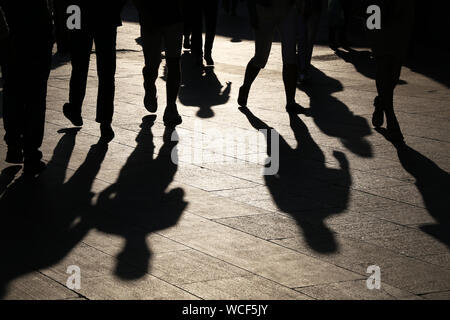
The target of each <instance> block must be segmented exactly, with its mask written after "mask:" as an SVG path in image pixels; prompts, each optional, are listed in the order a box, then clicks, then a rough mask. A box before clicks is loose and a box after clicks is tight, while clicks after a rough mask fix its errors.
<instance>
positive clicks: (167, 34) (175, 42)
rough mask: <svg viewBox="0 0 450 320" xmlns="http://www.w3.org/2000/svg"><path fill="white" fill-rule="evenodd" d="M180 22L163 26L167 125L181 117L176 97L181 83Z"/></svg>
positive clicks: (174, 123) (165, 121) (171, 124)
mask: <svg viewBox="0 0 450 320" xmlns="http://www.w3.org/2000/svg"><path fill="white" fill-rule="evenodd" d="M182 29H183V26H182V24H181V23H180V24H174V25H171V26H168V27H165V31H164V42H165V44H166V63H167V81H166V94H167V106H166V110H165V112H164V119H163V120H164V123H165V124H166V125H169V126H176V125H178V124H180V123H181V121H182V120H181V117H180V115H179V113H178V110H177V104H176V101H177V97H178V92H179V90H180V84H181V66H180V56H181V45H182V40H183V36H182Z"/></svg>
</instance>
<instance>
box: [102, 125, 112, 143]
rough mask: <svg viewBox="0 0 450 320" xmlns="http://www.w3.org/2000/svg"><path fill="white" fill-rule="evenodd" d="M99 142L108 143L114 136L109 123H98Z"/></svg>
mask: <svg viewBox="0 0 450 320" xmlns="http://www.w3.org/2000/svg"><path fill="white" fill-rule="evenodd" d="M100 133H101V137H100V141H99V142H100V143H110V142H111V141H112V140H113V139H114V137H115V134H114V130H113V129H112V127H111V124H109V123H108V124H100Z"/></svg>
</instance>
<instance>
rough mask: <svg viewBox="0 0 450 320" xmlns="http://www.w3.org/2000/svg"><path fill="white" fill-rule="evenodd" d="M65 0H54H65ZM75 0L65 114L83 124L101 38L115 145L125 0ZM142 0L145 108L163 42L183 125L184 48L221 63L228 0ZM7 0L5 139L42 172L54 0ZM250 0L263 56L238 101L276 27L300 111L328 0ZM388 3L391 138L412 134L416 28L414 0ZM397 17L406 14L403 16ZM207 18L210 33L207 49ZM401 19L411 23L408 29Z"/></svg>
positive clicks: (104, 127) (243, 99)
mask: <svg viewBox="0 0 450 320" xmlns="http://www.w3.org/2000/svg"><path fill="white" fill-rule="evenodd" d="M63 1H65V0H54V2H56V3H57V4H58V5H59V7H60V6H61V3H62V2H63ZM72 2H73V3H72ZM72 2H71V4H75V5H78V6H79V7H80V8H81V26H80V28H73V29H70V30H66V31H67V33H68V41H69V48H70V54H71V64H72V74H71V79H70V91H69V101H68V103H66V104H64V106H63V113H64V115H65V116H66V117H67V118H68V119H69V120H70V121H71V123H72V124H73V125H74V126H82V125H83V119H82V116H81V114H82V106H83V101H84V98H85V94H86V86H87V79H88V71H89V64H90V56H91V50H92V48H93V45H94V44H95V52H96V58H97V75H98V80H99V81H98V96H97V114H96V121H97V122H98V123H99V124H100V131H101V138H100V142H102V143H108V142H110V141H111V140H112V139H113V138H114V131H113V129H112V126H111V123H112V120H113V114H114V97H115V73H116V39H117V28H118V27H119V26H120V25H121V17H120V13H121V10H122V8H123V6H124V3H125V0H96V1H91V2H86V1H82V0H73V1H72ZM133 2H134V4H135V6H136V8H137V9H138V12H139V21H140V25H141V36H142V44H143V51H144V57H145V66H144V67H143V78H144V88H145V97H144V106H145V108H146V109H147V110H148V111H149V112H151V113H155V112H156V111H157V109H158V98H157V89H156V85H155V82H156V80H157V78H158V72H159V67H160V63H161V51H162V50H163V47H164V51H165V59H166V64H167V81H166V108H165V112H164V116H163V121H164V124H165V125H166V126H172V127H173V126H177V125H179V124H181V122H182V118H181V116H180V114H179V112H178V109H177V105H176V100H177V97H178V92H179V88H180V83H181V68H180V56H181V50H182V46H183V43H184V47H185V48H186V49H190V50H191V54H192V55H193V56H194V57H195V60H196V61H197V63H198V64H199V65H203V58H204V59H205V61H206V62H207V64H208V65H213V64H214V61H213V59H212V48H213V43H214V38H215V34H216V25H217V15H218V12H217V11H218V4H219V1H218V0H193V1H189V2H184V4H182V2H181V1H179V0H165V1H147V0H134V1H133ZM337 2H339V3H342V4H343V3H347V2H346V1H343V0H340V1H331V2H330V3H337ZM0 5H1V8H2V10H3V11H4V14H5V17H6V22H7V24H8V28H9V36H8V37H7V42H8V43H7V48H8V49H7V50H2V55H3V63H2V72H3V78H4V80H5V84H4V107H3V108H4V124H5V131H6V136H5V140H6V143H7V145H8V154H7V157H6V160H7V161H8V162H11V163H22V162H24V163H25V165H24V167H25V172H30V173H31V174H35V173H39V171H41V170H42V169H43V168H44V167H45V165H44V163H43V162H41V157H42V154H41V152H40V151H39V149H40V146H41V144H42V139H43V132H44V121H45V109H46V92H47V80H48V76H49V72H50V66H51V49H52V24H51V17H50V14H49V11H48V7H47V0H34V1H31V0H29V1H27V5H28V6H29V7H28V9H29V10H22V5H21V4H18V3H17V1H14V0H0ZM248 5H249V17H250V22H251V25H252V26H253V28H254V30H255V54H254V56H253V58H252V59H251V60H250V61H249V63H248V65H247V67H246V71H245V77H244V82H243V84H242V86H241V87H240V89H239V97H238V103H239V105H240V106H242V107H245V106H247V101H248V96H249V93H250V89H251V86H252V84H253V82H254V81H255V79H256V78H257V76H258V74H259V72H260V70H261V69H263V68H264V67H265V65H266V64H267V61H268V58H269V55H270V52H271V48H272V41H273V38H274V34H275V32H276V31H277V30H278V31H279V33H280V36H281V44H282V59H283V72H282V77H283V82H284V88H285V95H286V110H287V111H288V112H295V113H299V112H301V111H302V110H303V108H302V107H301V106H299V105H298V104H297V103H296V101H295V95H296V89H297V84H298V82H299V81H301V82H303V81H305V80H306V79H307V78H308V77H307V75H308V69H309V67H310V65H311V57H312V50H313V44H314V39H315V35H316V33H317V29H318V23H319V21H320V14H321V11H322V8H321V5H320V1H313V0H303V1H293V0H277V1H275V0H249V1H248ZM30 8H31V9H30ZM105 8H107V9H106V10H105ZM383 9H385V10H392V12H391V15H386V16H387V17H390V18H391V19H392V21H393V23H390V24H389V26H390V27H389V28H385V29H383V30H382V31H380V32H374V33H373V37H372V39H373V48H374V49H373V51H374V55H375V57H376V60H377V81H376V85H377V90H378V97H377V98H376V99H375V111H374V114H373V119H372V122H373V125H374V126H375V127H380V126H382V125H383V123H384V118H385V117H386V123H387V131H388V133H389V134H390V138H391V139H392V140H393V141H395V142H401V141H403V135H402V133H401V130H400V126H399V124H398V121H397V118H396V116H395V113H394V107H393V101H394V99H393V97H394V89H395V87H396V84H397V82H398V80H399V77H400V71H401V67H402V61H403V56H404V54H403V51H404V47H405V43H407V39H408V30H409V29H408V27H405V25H406V26H410V25H411V26H412V23H411V19H410V17H411V16H412V14H411V13H412V12H413V5H412V4H411V2H409V1H405V0H393V1H392V2H391V4H390V5H389V6H387V7H386V8H383ZM399 12H401V14H399ZM183 16H184V17H183ZM99 17H101V18H99ZM397 20H399V22H397V23H395V21H397ZM203 24H205V31H206V38H205V45H204V47H203V38H202V30H203ZM386 25H388V24H386ZM397 25H402V26H403V27H402V28H400V29H399V28H397ZM386 29H387V30H386ZM399 30H400V31H399ZM183 36H184V42H183ZM399 40H401V41H399ZM397 46H400V47H398V48H397ZM392 52H394V53H392Z"/></svg>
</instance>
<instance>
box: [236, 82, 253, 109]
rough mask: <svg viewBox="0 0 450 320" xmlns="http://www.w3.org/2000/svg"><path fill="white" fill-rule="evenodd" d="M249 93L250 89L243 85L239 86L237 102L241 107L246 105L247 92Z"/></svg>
mask: <svg viewBox="0 0 450 320" xmlns="http://www.w3.org/2000/svg"><path fill="white" fill-rule="evenodd" d="M249 93H250V89H247V88H245V87H244V86H242V87H240V88H239V97H238V104H239V105H240V106H241V107H244V108H245V107H247V100H248V94H249Z"/></svg>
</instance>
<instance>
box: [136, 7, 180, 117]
mask: <svg viewBox="0 0 450 320" xmlns="http://www.w3.org/2000/svg"><path fill="white" fill-rule="evenodd" d="M133 2H134V4H135V6H136V8H137V9H138V11H139V21H140V24H141V34H142V41H143V49H144V59H145V66H144V69H143V76H144V88H145V97H144V106H145V108H146V109H147V110H148V111H149V112H151V113H154V112H156V111H157V109H158V99H157V89H156V84H155V82H156V79H157V78H158V72H159V66H160V64H161V49H162V43H163V41H164V46H165V57H166V64H167V81H166V97H167V99H166V100H167V101H166V103H167V106H166V109H165V111H164V116H163V121H164V124H165V125H166V126H177V125H179V124H181V123H182V119H181V116H180V114H179V113H178V109H177V104H176V101H177V97H178V92H179V90H180V83H181V67H180V57H181V50H182V42H183V14H182V13H183V3H182V0H161V1H156V0H155V1H148V0H133Z"/></svg>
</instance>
